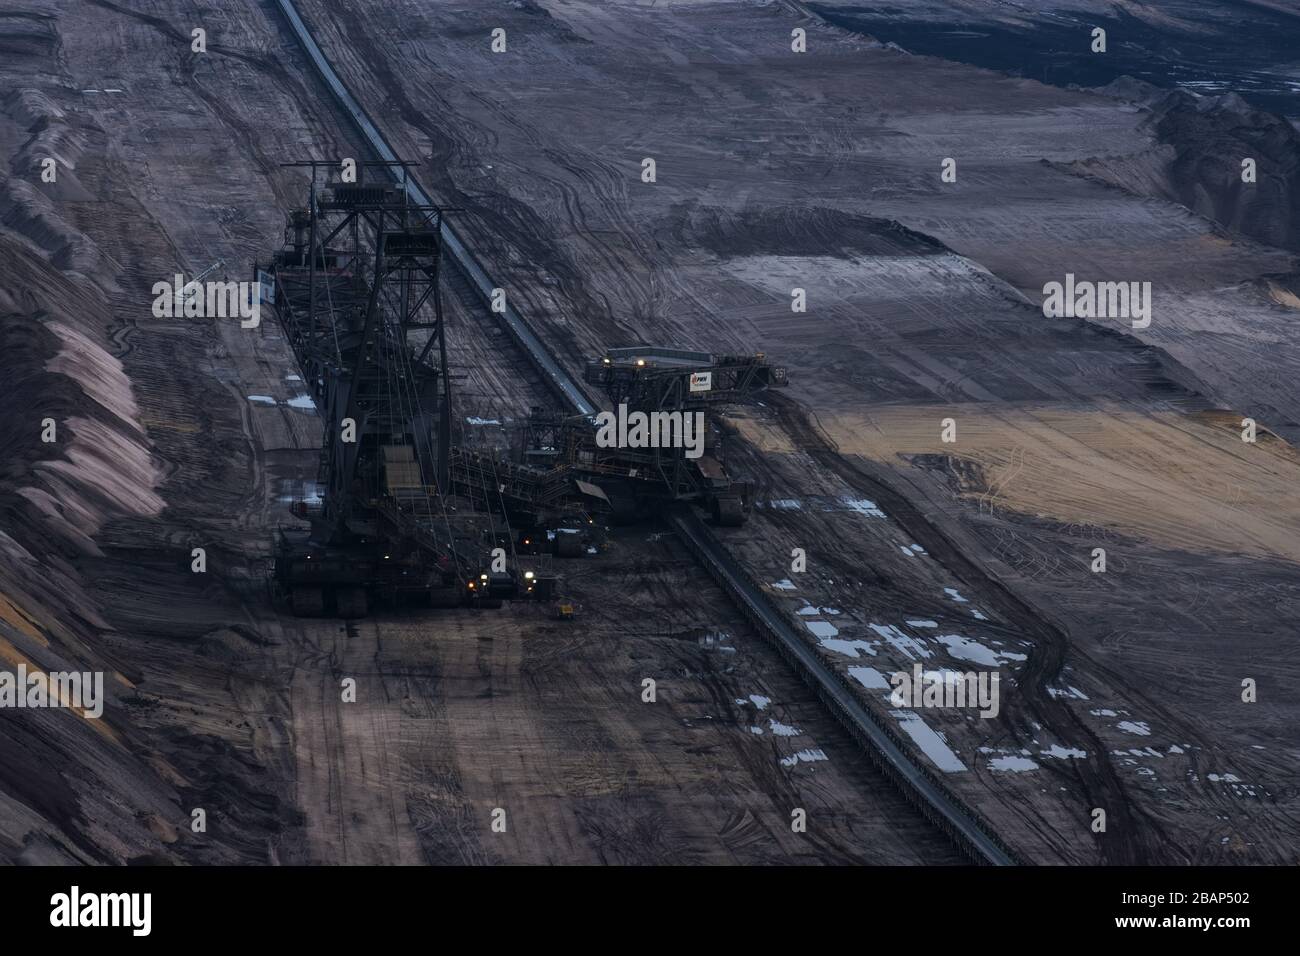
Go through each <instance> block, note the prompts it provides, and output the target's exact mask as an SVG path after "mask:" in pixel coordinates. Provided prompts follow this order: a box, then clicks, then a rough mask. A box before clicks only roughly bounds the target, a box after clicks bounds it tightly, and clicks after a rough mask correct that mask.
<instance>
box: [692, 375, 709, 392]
mask: <svg viewBox="0 0 1300 956" xmlns="http://www.w3.org/2000/svg"><path fill="white" fill-rule="evenodd" d="M711 388H713V373H712V372H692V373H691V391H692V392H707V391H709V390H710V389H711Z"/></svg>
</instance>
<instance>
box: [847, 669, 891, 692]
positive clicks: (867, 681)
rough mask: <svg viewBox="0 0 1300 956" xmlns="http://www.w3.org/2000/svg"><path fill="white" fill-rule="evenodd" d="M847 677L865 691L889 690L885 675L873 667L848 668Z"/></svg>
mask: <svg viewBox="0 0 1300 956" xmlns="http://www.w3.org/2000/svg"><path fill="white" fill-rule="evenodd" d="M849 676H850V677H852V678H853V679H854V680H856V681H857V682H858V683H859V684H861V685H862V686H863V687H865V688H866V689H867V690H889V689H890V683H889V681H888V680H886V679H885V675H884V674H882V673H880V671H878V670H876V669H875V668H874V667H850V668H849Z"/></svg>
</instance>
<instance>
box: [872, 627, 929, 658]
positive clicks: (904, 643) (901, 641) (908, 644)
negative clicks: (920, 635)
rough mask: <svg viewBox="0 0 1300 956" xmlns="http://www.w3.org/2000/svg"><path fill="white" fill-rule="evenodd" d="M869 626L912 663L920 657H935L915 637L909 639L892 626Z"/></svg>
mask: <svg viewBox="0 0 1300 956" xmlns="http://www.w3.org/2000/svg"><path fill="white" fill-rule="evenodd" d="M867 626H868V627H870V628H871V629H872V630H873V631H875V632H876V633H877V634H879V635H880V636H881V637H883V638H884V639H885V640H886V641H887V642H888V643H889V644H890V645H891V646H892V647H894V648H895V649H897V650H898V651H899V652H900V653H902V654H904V655H905V656H906V657H907V659H908V660H910V661H914V660H916V659H917V658H918V657H920V658H925V657H931V656H933V655H932V654H931V653H930V652H929V651H928V650H926V649H925V647H924V646H923V645H922V644H921V642H920V641H918V640H916V638H914V637H908V636H907V635H906V634H904V633H903V632H902V631H900V630H899V629H898V628H896V627H895V626H894V625H892V624H869V625H867Z"/></svg>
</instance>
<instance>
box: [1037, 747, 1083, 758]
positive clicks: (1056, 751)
mask: <svg viewBox="0 0 1300 956" xmlns="http://www.w3.org/2000/svg"><path fill="white" fill-rule="evenodd" d="M1039 753H1040V755H1041V756H1044V757H1055V758H1056V759H1057V760H1065V759H1067V758H1068V759H1071V760H1082V759H1083V758H1084V757H1086V756H1088V752H1087V751H1086V750H1076V749H1075V748H1073V747H1062V746H1061V745H1060V744H1052V746H1050V747H1048V748H1047V749H1046V750H1042V751H1039Z"/></svg>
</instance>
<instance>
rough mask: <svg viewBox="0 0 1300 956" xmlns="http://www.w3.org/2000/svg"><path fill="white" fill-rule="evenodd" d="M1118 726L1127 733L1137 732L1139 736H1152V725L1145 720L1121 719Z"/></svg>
mask: <svg viewBox="0 0 1300 956" xmlns="http://www.w3.org/2000/svg"><path fill="white" fill-rule="evenodd" d="M1116 726H1118V727H1119V729H1120V730H1122V731H1124V733H1126V734H1137V735H1138V736H1139V737H1150V736H1151V726H1150V724H1148V723H1147V722H1146V721H1145V720H1121V721H1120V722H1119V723H1118V724H1117V725H1116Z"/></svg>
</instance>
